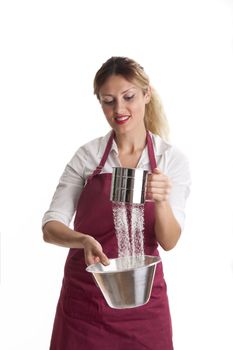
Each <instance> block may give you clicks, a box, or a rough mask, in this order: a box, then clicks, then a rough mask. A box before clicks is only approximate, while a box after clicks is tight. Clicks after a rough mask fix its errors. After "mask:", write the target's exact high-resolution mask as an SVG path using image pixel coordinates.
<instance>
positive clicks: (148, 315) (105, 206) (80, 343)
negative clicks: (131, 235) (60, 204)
mask: <svg viewBox="0 0 233 350" xmlns="http://www.w3.org/2000/svg"><path fill="white" fill-rule="evenodd" d="M112 140H113V133H112V134H111V136H110V138H109V141H108V144H107V146H106V149H105V152H104V155H103V157H102V159H101V162H100V164H99V166H98V167H97V168H96V170H95V171H94V172H93V174H92V175H91V176H90V177H89V179H88V180H87V183H86V185H85V187H84V189H83V191H82V193H81V196H80V199H79V202H78V206H77V211H76V216H75V221H74V229H75V231H79V232H82V233H85V234H88V235H91V236H93V237H94V238H95V239H96V240H97V241H98V242H100V244H101V245H102V247H103V251H104V253H105V254H106V255H107V256H108V257H109V258H116V257H117V256H118V248H117V240H116V234H115V230H114V223H113V214H112V203H111V201H110V199H109V196H110V187H111V176H112V174H109V173H105V174H101V169H102V168H103V166H104V164H105V162H106V160H107V157H108V154H109V152H110V149H111V145H112ZM147 148H148V155H149V159H150V166H151V169H154V168H156V160H155V155H154V149H153V143H152V140H151V137H150V135H149V133H147ZM144 212H145V231H144V250H145V254H147V255H159V253H158V250H157V247H158V244H157V242H156V239H155V233H154V223H155V209H154V202H146V203H145V207H144ZM85 269H86V264H85V260H84V251H83V249H74V248H71V249H70V250H69V253H68V256H67V260H66V264H65V269H64V278H63V284H62V289H61V294H60V298H59V301H58V305H57V311H56V316H55V320H54V327H53V333H52V339H51V345H50V350H93V349H96V350H131V349H132V350H144V349H147V350H172V349H173V345H172V326H171V318H170V312H169V305H168V298H167V289H166V283H165V281H164V277H163V268H162V263H159V264H158V265H157V269H156V273H155V279H154V284H153V287H152V292H151V298H150V300H149V302H148V303H147V304H145V305H143V306H139V307H137V308H132V309H112V308H110V307H109V306H108V305H107V303H106V302H105V300H104V297H103V295H102V293H101V291H100V289H99V288H98V287H97V286H96V284H95V282H94V279H93V277H92V275H91V274H90V273H89V272H86V270H85Z"/></svg>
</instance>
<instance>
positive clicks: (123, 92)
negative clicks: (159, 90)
mask: <svg viewBox="0 0 233 350" xmlns="http://www.w3.org/2000/svg"><path fill="white" fill-rule="evenodd" d="M131 89H136V87H134V86H132V87H131V88H129V89H127V90H125V91H122V92H121V95H123V94H125V93H126V92H128V91H129V90H131ZM102 96H111V97H113V95H112V94H103V95H102Z"/></svg>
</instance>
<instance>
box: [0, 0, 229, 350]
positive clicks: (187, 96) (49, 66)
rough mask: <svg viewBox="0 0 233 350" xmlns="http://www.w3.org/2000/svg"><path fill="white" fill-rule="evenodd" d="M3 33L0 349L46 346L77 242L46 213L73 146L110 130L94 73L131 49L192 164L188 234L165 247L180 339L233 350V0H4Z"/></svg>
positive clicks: (180, 346) (187, 348)
mask: <svg viewBox="0 0 233 350" xmlns="http://www.w3.org/2000/svg"><path fill="white" fill-rule="evenodd" d="M0 36H1V38H0V40H1V41H0V50H1V54H0V74H1V75H0V86H1V95H0V96H1V97H0V98H1V100H0V114H1V115H0V123H1V126H0V143H1V144H0V154H1V158H0V159H1V160H0V162H1V163H0V164H1V172H0V179H1V180H0V205H1V207H0V234H1V284H0V294H1V310H0V321H1V335H0V337H1V338H0V348H1V349H2V350H19V349H22V350H44V349H48V347H49V340H50V334H51V329H52V323H53V317H54V313H55V307H56V303H57V299H58V295H59V291H60V285H61V279H62V274H63V265H64V261H65V257H66V255H67V250H66V249H65V248H60V247H56V246H52V245H48V244H45V243H44V242H43V240H42V234H41V228H40V227H41V218H42V216H43V213H44V212H45V211H46V210H47V208H48V206H49V203H50V200H51V197H52V194H53V192H54V190H55V187H56V185H57V182H58V179H59V177H60V175H61V173H62V171H63V169H64V167H65V164H66V163H67V162H68V161H69V159H70V158H71V156H72V155H73V153H74V152H75V150H76V149H77V148H78V147H79V146H81V145H82V144H83V143H85V142H87V141H89V140H90V139H92V138H95V137H98V136H101V135H103V134H105V133H106V132H107V131H108V125H107V123H106V121H105V119H104V117H103V115H102V113H101V110H100V107H99V105H98V103H97V101H96V98H95V97H94V96H93V90H92V81H93V77H94V74H95V72H96V70H97V69H98V68H99V67H100V65H101V64H102V63H103V62H104V61H105V60H106V59H107V58H109V57H110V56H113V55H124V56H129V57H132V58H134V59H135V60H137V61H138V62H139V63H140V64H141V65H142V66H144V68H145V70H146V72H147V73H148V74H149V76H150V78H151V83H152V85H154V87H155V88H156V89H157V90H158V92H159V94H160V96H161V98H162V101H163V104H164V107H165V110H166V113H167V116H168V119H169V123H170V127H171V141H172V142H173V143H174V144H176V145H177V146H178V147H180V148H181V149H182V150H183V151H184V152H185V153H186V154H187V156H188V157H189V160H190V165H191V171H192V182H193V184H192V192H191V195H190V197H189V200H188V203H187V218H186V226H185V230H184V232H183V235H182V237H181V239H180V241H179V243H178V245H177V247H176V248H175V249H174V250H172V251H171V252H167V253H165V254H164V253H163V252H162V257H163V260H164V269H165V274H166V280H167V284H168V293H169V298H170V306H171V313H172V319H173V329H174V344H175V349H176V350H196V349H198V350H206V349H211V350H214V349H223V350H232V349H233V339H232V324H233V280H232V278H233V249H232V243H233V239H232V234H233V215H232V195H233V186H232V180H233V167H232V159H233V157H232V149H233V141H232V124H231V120H232V118H233V113H232V112H233V106H232V101H233V96H232V95H233V67H232V63H233V2H232V1H231V0H195V1H190V0H183V1H182V0H176V1H173V0H170V1H169V0H158V1H149V0H144V1H137V0H134V1H126V0H119V1H111V0H99V1H95V0H93V1H90V0H85V1H69V0H67V1H59V0H57V1H52V0H40V1H33V0H31V1H29V0H28V1H26V0H21V1H11V0H7V1H6V0H5V1H1V3H0ZM161 350H162V349H161Z"/></svg>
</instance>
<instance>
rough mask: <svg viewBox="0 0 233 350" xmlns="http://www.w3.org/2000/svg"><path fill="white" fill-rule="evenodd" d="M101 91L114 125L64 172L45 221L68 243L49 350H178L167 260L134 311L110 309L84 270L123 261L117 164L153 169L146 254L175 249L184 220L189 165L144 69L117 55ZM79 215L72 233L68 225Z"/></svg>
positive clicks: (98, 81)
mask: <svg viewBox="0 0 233 350" xmlns="http://www.w3.org/2000/svg"><path fill="white" fill-rule="evenodd" d="M94 93H95V94H96V96H97V98H98V100H99V102H100V104H101V107H102V110H103V113H104V115H105V117H106V119H107V121H108V123H109V125H110V127H111V131H110V132H109V133H108V134H107V135H106V136H104V137H100V138H98V139H95V140H93V141H90V142H89V143H87V144H86V145H84V146H82V147H81V148H79V150H78V151H77V152H76V153H75V155H74V156H73V158H72V159H71V161H70V162H69V163H68V165H67V166H66V168H65V170H64V173H63V175H62V177H61V179H60V182H59V185H58V187H57V189H56V192H55V194H54V197H53V200H52V203H51V205H50V209H49V210H48V211H47V212H46V213H45V215H44V218H43V233H44V240H45V241H46V242H49V243H53V244H58V245H61V246H64V247H69V248H70V250H69V254H68V257H67V260H66V264H65V269H64V279H63V285H62V289H61V295H60V298H59V301H58V305H57V311H56V317H55V321H54V328H53V334H52V339H51V347H50V349H51V350H74V349H85V350H90V349H91V350H93V348H95V349H101V350H105V349H106V350H109V349H112V350H126V349H127V350H128V349H134V350H143V349H151V350H152V349H153V350H171V349H173V344H172V327H171V319H170V312H169V305H168V298H167V292H166V283H165V281H164V277H163V270H162V264H159V265H158V267H157V269H156V275H155V280H154V285H153V288H152V293H151V298H150V301H149V302H148V303H147V304H146V305H143V306H140V307H137V308H133V309H123V310H117V309H111V308H110V307H109V306H107V304H106V302H105V300H104V298H103V296H102V294H101V292H100V290H99V289H98V288H97V287H96V285H95V283H94V281H93V279H92V276H91V275H90V274H89V273H88V272H86V271H85V269H86V265H89V264H92V263H95V262H99V261H100V262H101V263H103V264H105V265H107V264H108V258H115V257H117V255H118V251H117V241H116V235H115V231H114V224H113V216H112V203H111V202H110V200H109V195H110V184H111V172H112V167H113V166H123V167H129V168H137V167H138V168H143V169H146V170H149V171H150V172H151V174H150V176H149V178H148V183H147V198H148V199H150V201H148V202H146V204H145V208H144V210H145V228H144V245H145V246H144V250H145V254H148V255H159V252H158V245H160V246H161V247H162V248H163V249H164V250H170V249H172V248H173V247H174V246H175V245H176V243H177V241H178V240H179V237H180V234H181V231H182V228H183V223H184V206H185V201H186V198H187V196H188V193H189V182H190V179H189V170H188V162H187V160H186V158H185V157H184V155H183V154H182V153H181V152H179V151H178V150H177V149H176V148H174V147H173V146H171V145H170V144H169V143H167V142H166V141H164V139H163V138H162V137H164V136H165V135H166V132H167V123H166V119H165V116H164V114H163V111H162V108H161V104H160V102H159V99H158V97H157V95H156V94H155V91H154V90H153V89H152V87H151V86H150V83H149V79H148V77H147V75H146V74H145V72H144V69H143V68H142V67H141V66H140V65H139V64H138V63H137V62H135V61H133V60H132V59H129V58H126V57H112V58H110V59H109V60H107V61H106V62H105V63H104V64H103V65H102V67H101V68H100V69H99V70H98V72H97V73H96V76H95V79H94ZM74 214H75V218H74V229H71V228H70V227H69V224H70V221H71V219H72V217H73V215H74Z"/></svg>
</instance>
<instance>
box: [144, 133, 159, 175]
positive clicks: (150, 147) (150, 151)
mask: <svg viewBox="0 0 233 350" xmlns="http://www.w3.org/2000/svg"><path fill="white" fill-rule="evenodd" d="M146 141H147V150H148V156H149V160H150V168H151V171H153V170H154V169H155V168H157V162H156V159H155V151H154V146H153V141H152V138H151V136H150V133H149V131H148V130H147V132H146Z"/></svg>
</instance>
